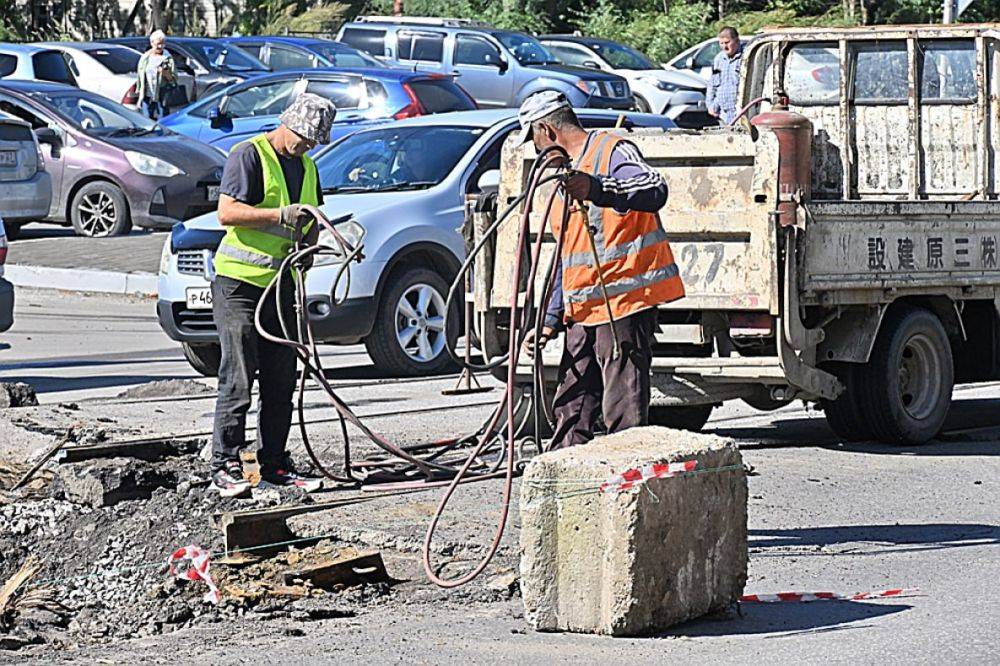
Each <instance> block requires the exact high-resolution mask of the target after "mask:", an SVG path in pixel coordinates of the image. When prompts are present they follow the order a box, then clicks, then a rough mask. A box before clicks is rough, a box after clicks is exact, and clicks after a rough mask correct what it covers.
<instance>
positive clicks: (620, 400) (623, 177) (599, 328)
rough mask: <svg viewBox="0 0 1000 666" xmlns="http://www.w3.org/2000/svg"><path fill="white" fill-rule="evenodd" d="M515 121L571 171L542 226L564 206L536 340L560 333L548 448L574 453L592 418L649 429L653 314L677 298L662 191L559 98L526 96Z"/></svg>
mask: <svg viewBox="0 0 1000 666" xmlns="http://www.w3.org/2000/svg"><path fill="white" fill-rule="evenodd" d="M518 118H519V120H520V123H521V128H522V130H521V140H522V141H527V140H528V139H529V138H530V139H531V140H533V141H534V143H535V147H536V148H537V149H538V150H544V149H545V148H547V147H549V146H559V147H561V148H563V149H564V150H565V151H566V152H567V154H568V155H569V156H570V159H571V160H572V168H573V169H574V170H575V173H573V174H572V175H570V176H569V177H568V178H567V179H566V181H565V187H566V191H567V192H568V194H569V195H570V199H571V200H570V201H557V202H556V205H555V206H553V210H552V213H551V217H550V219H551V220H553V222H554V223H555V225H557V228H554V229H553V232H554V233H556V234H557V235H558V234H560V229H559V228H558V225H559V224H560V223H561V220H562V213H563V208H562V206H570V207H571V213H570V216H569V221H568V222H567V223H566V229H565V230H563V231H562V232H561V233H562V235H563V245H562V251H561V254H560V258H559V267H558V270H557V273H556V275H557V277H556V284H555V285H554V288H553V293H552V299H551V301H550V302H549V304H548V307H547V310H546V315H545V322H544V327H543V329H542V333H541V336H540V338H539V339H538V340H537V347H538V349H541V348H544V346H545V345H546V343H547V342H548V341H549V340H550V339H551V338H552V336H553V335H555V334H556V333H557V332H558V331H559V330H560V329H562V328H563V327H565V329H566V340H565V346H564V349H563V355H562V360H561V362H560V365H559V373H558V377H557V382H558V386H557V388H556V395H555V400H554V403H553V410H554V412H555V419H556V430H555V435H554V437H553V440H552V446H553V448H561V447H566V446H575V445H577V444H584V443H586V442H588V441H590V440H591V439H593V437H594V431H595V429H596V427H597V425H598V421H599V419H600V418H601V417H602V416H603V420H604V425H605V427H606V428H607V430H608V432H618V431H620V430H625V429H626V428H631V427H633V426H638V425H645V424H646V423H648V421H649V394H650V363H651V360H652V339H653V334H654V333H655V331H656V328H657V310H656V306H657V305H659V304H660V303H667V302H669V301H674V300H677V299H679V298H681V297H682V296H684V286H683V284H682V283H681V278H680V276H679V275H678V271H677V264H675V263H674V258H673V254H672V253H671V251H670V244H669V242H668V241H667V237H666V233H665V232H664V230H663V227H662V225H661V223H660V218H659V215H658V214H657V211H658V210H660V208H662V207H663V205H664V204H665V203H666V201H667V184H666V182H664V180H663V177H662V176H660V175H659V174H658V173H657V172H656V171H654V170H653V169H652V168H651V167H650V166H649V165H648V164H646V162H645V160H644V159H643V157H642V155H641V154H640V152H639V149H638V148H637V147H636V145H635V144H634V143H632V142H630V141H627V140H625V139H622V138H621V137H619V136H617V135H615V134H612V133H610V132H603V131H594V132H587V131H586V130H584V129H583V128H582V127H581V126H580V123H579V121H578V120H577V117H576V114H575V113H574V112H573V109H572V108H571V107H570V105H569V102H568V101H567V100H566V97H565V96H563V95H562V94H561V93H556V92H551V91H549V92H542V93H537V94H535V95H532V96H531V97H529V98H528V99H526V100H525V101H524V104H522V106H521V109H520V111H519V113H518ZM595 254H596V255H597V257H598V258H599V259H600V265H599V266H598V265H595ZM602 282H603V284H602ZM605 290H606V293H607V298H608V300H607V301H605ZM609 306H610V314H611V316H610V317H609V312H608V311H609ZM612 326H613V327H614V332H613V331H612ZM535 346H536V345H535V340H534V335H533V332H532V333H529V335H528V337H527V339H526V341H525V349H526V351H527V352H528V353H529V354H531V353H533V352H534V347H535Z"/></svg>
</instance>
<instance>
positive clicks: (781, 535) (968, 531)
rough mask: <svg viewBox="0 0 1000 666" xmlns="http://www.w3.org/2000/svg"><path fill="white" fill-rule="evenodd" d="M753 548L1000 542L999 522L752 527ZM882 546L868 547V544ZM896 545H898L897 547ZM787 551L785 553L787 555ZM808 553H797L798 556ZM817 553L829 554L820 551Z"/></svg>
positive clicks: (873, 551) (905, 547) (881, 550)
mask: <svg viewBox="0 0 1000 666" xmlns="http://www.w3.org/2000/svg"><path fill="white" fill-rule="evenodd" d="M749 537H750V540H749V543H748V544H747V545H748V546H749V547H750V548H755V549H762V552H755V553H754V554H753V555H752V557H759V556H761V555H766V554H767V550H766V549H768V548H789V547H804V546H830V545H834V544H859V547H858V548H856V549H850V550H849V551H847V552H846V553H845V554H849V555H882V554H885V553H890V552H918V551H929V550H942V549H946V548H967V547H969V546H993V545H1000V526H997V525H983V524H978V523H926V524H921V523H917V524H910V525H844V526H834V527H804V528H797V529H775V530H760V529H752V530H750V531H749ZM869 545H871V546H875V545H878V546H879V547H874V548H867V547H866V546H869ZM894 546H895V547H894ZM786 554H787V553H782V555H786ZM806 554H808V553H798V552H797V553H796V556H799V555H806ZM815 554H816V555H823V556H829V555H830V553H829V552H822V551H817V552H816V553H815Z"/></svg>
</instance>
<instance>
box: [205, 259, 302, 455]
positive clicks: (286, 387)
mask: <svg viewBox="0 0 1000 666" xmlns="http://www.w3.org/2000/svg"><path fill="white" fill-rule="evenodd" d="M285 285H287V287H288V288H287V289H284V290H283V291H284V297H283V299H282V300H283V303H282V305H283V311H284V317H285V321H286V322H287V324H288V326H289V327H291V330H292V331H295V310H294V305H293V302H292V301H293V299H294V296H293V291H292V289H291V286H292V281H291V280H287V281H285ZM285 285H283V286H285ZM263 294H264V290H263V289H261V288H260V287H256V286H254V285H252V284H249V283H247V282H242V281H240V280H234V279H232V278H228V277H223V276H221V275H219V276H216V278H215V281H214V282H213V283H212V316H213V319H214V320H215V327H216V328H217V329H218V331H219V342H220V343H221V345H222V361H221V363H220V364H219V398H218V401H217V402H216V403H215V429H214V433H213V436H212V469H213V470H214V469H218V468H219V467H222V466H223V465H224V464H225V463H226V461H228V460H238V459H239V453H240V449H242V448H243V447H244V445H245V443H246V421H247V411H248V410H249V409H250V400H251V399H250V389H251V387H252V386H253V380H254V376H255V375H256V376H257V385H258V388H259V389H260V405H259V409H258V414H257V447H258V450H257V461H258V462H259V463H260V465H261V467H262V468H264V469H271V470H273V469H275V468H278V467H280V465H281V464H282V463H283V462H284V459H285V444H286V442H287V440H288V430H289V428H290V427H291V422H292V395H293V394H294V393H295V380H296V372H295V364H296V357H295V352H294V351H293V350H292V349H290V348H288V347H284V346H282V345H278V344H275V343H273V342H268V341H267V340H265V339H263V338H262V337H261V336H260V334H259V333H258V332H257V328H256V326H255V325H254V310H255V309H256V307H257V302H258V301H259V300H260V298H261V296H262V295H263ZM261 323H262V324H263V325H264V328H265V329H266V330H267V331H269V332H272V333H275V334H279V335H280V331H281V325H280V324H279V322H278V315H277V309H276V307H275V304H274V298H273V296H272V297H271V298H269V299H268V300H267V302H266V303H265V306H264V310H263V312H262V313H261ZM293 335H294V334H293Z"/></svg>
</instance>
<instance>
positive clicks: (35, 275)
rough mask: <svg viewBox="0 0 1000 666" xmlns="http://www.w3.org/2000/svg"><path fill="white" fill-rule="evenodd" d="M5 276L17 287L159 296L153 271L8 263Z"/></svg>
mask: <svg viewBox="0 0 1000 666" xmlns="http://www.w3.org/2000/svg"><path fill="white" fill-rule="evenodd" d="M4 277H5V278H7V279H8V280H9V281H10V282H11V283H13V284H14V286H17V287H34V288H36V289H61V290H63V291H89V292H97V293H103V294H131V295H136V296H156V294H157V289H156V282H157V276H156V275H155V274H153V273H117V272H114V271H98V270H89V269H77V268H50V267H48V266H25V265H21V264H8V265H7V266H6V267H5V271H4Z"/></svg>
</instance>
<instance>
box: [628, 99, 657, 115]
mask: <svg viewBox="0 0 1000 666" xmlns="http://www.w3.org/2000/svg"><path fill="white" fill-rule="evenodd" d="M633 99H634V100H635V110H636V111H638V112H639V113H652V112H653V110H652V108H650V106H649V102H647V101H646V100H644V99H643V98H642V97H639V96H638V95H635V96H634V97H633Z"/></svg>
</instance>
